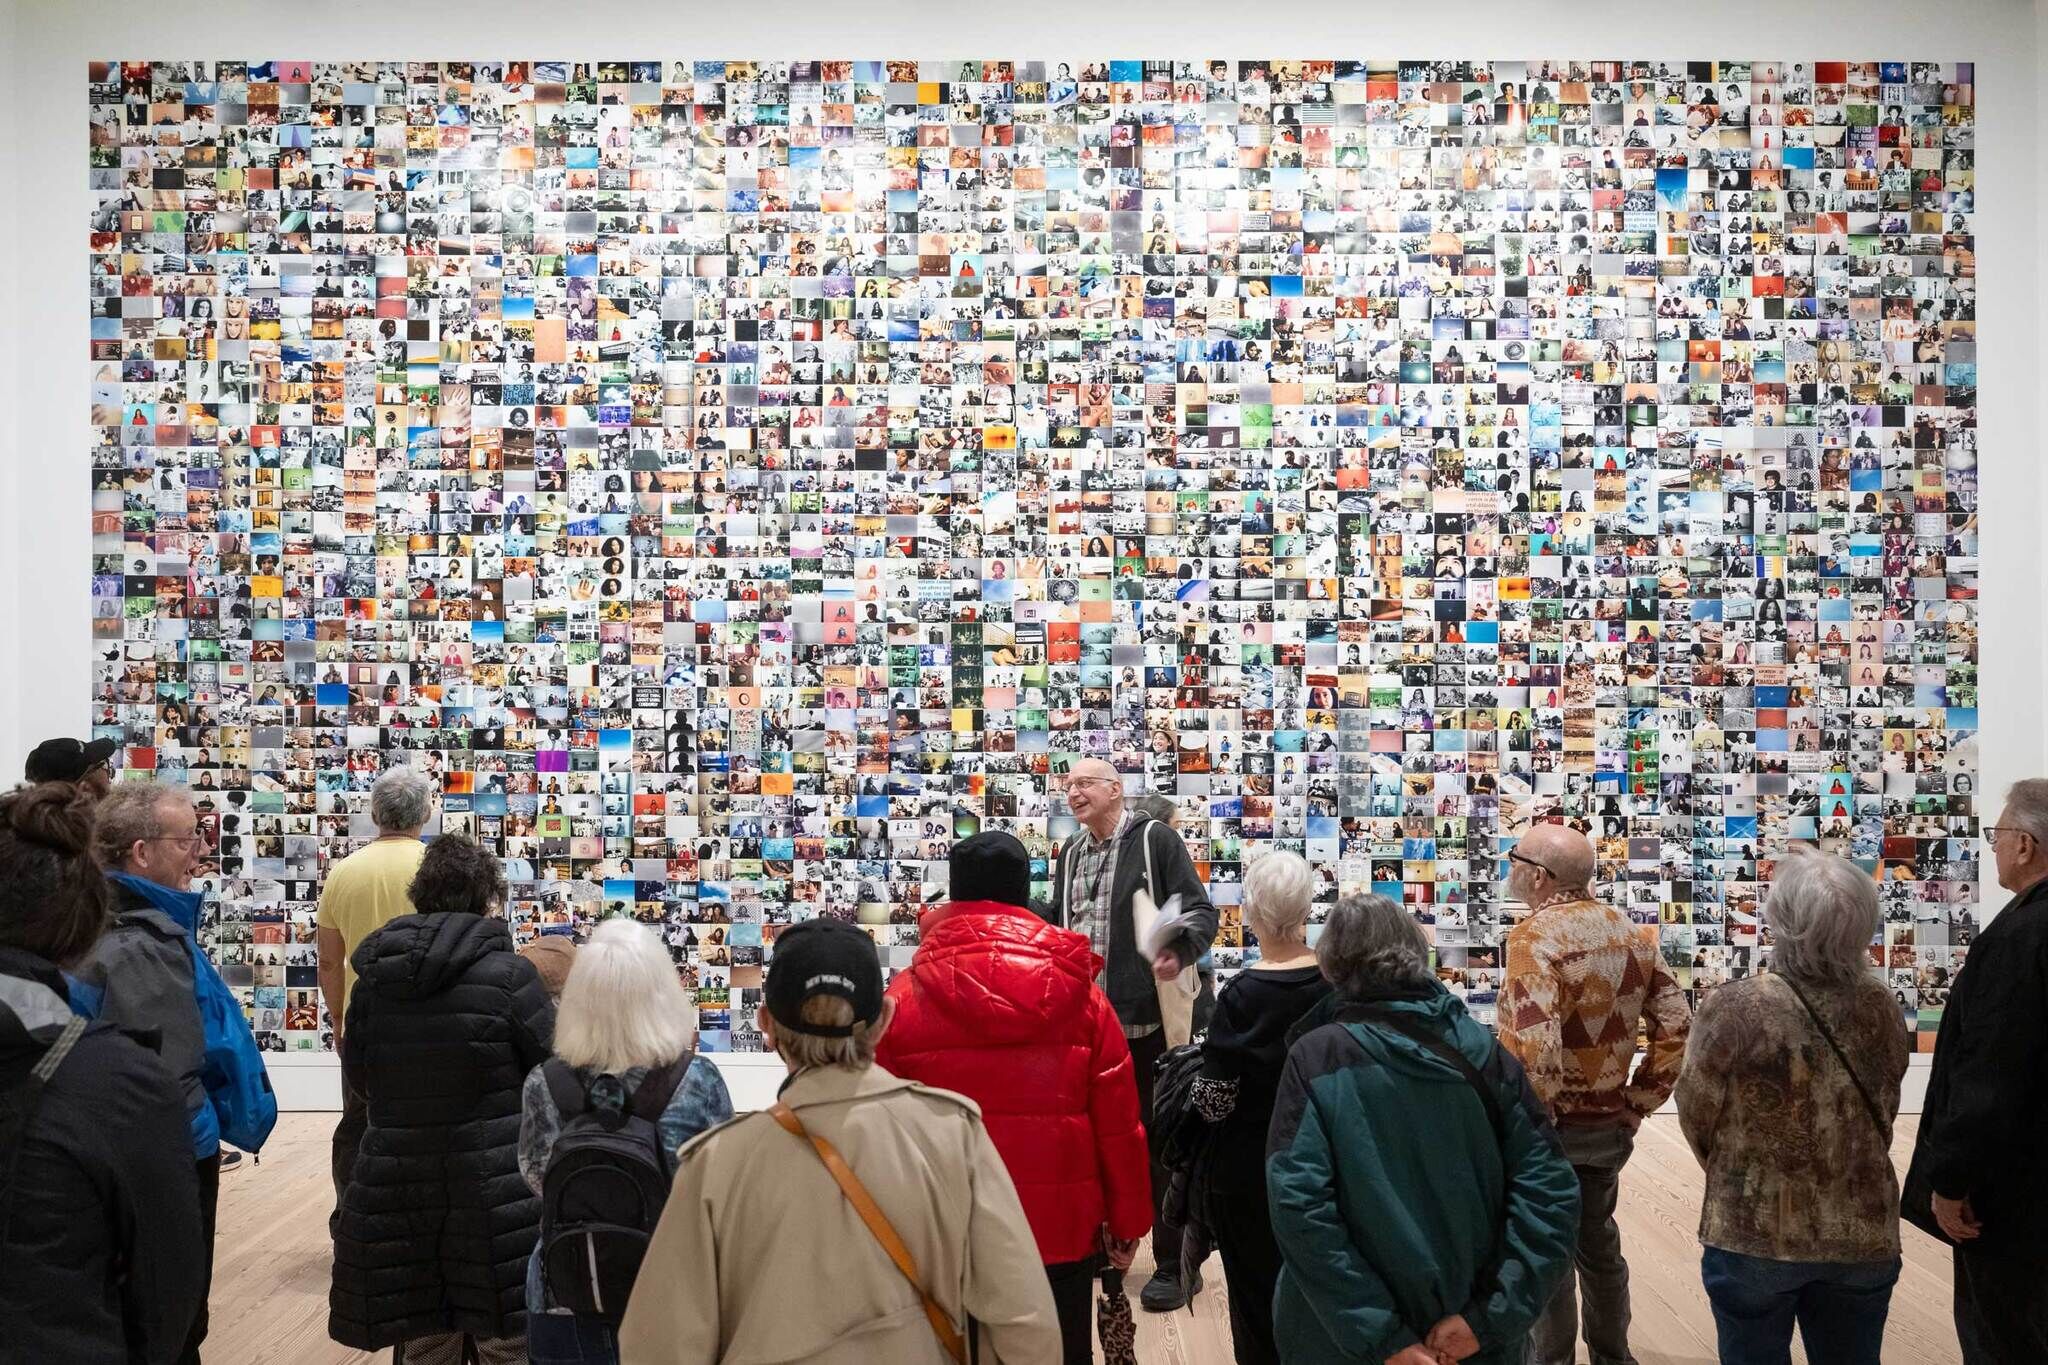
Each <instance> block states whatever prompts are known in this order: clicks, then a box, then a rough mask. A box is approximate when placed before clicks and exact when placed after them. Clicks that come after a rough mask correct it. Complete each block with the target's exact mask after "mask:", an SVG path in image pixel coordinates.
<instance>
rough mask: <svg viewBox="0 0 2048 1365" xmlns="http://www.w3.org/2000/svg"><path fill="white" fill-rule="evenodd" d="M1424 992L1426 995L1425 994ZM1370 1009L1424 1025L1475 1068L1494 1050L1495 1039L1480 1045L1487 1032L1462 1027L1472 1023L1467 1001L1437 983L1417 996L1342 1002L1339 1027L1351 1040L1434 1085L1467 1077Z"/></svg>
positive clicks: (1406, 994) (1338, 1011)
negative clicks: (1378, 1020)
mask: <svg viewBox="0 0 2048 1365" xmlns="http://www.w3.org/2000/svg"><path fill="white" fill-rule="evenodd" d="M1425 989H1426V991H1427V993H1426V994H1424V993H1423V991H1424V990H1425ZM1362 1006H1363V1007H1365V1008H1361V1007H1362ZM1369 1009H1370V1010H1388V1011H1391V1012H1393V1013H1397V1014H1405V1015H1408V1016H1409V1017H1410V1018H1413V1019H1415V1020H1418V1021H1420V1022H1421V1023H1422V1024H1424V1025H1425V1026H1427V1027H1428V1029H1429V1031H1430V1032H1432V1033H1434V1034H1436V1035H1437V1036H1438V1037H1440V1038H1442V1039H1443V1040H1444V1041H1445V1042H1447V1043H1449V1044H1450V1045H1451V1046H1453V1047H1455V1048H1457V1049H1458V1051H1460V1052H1462V1053H1464V1054H1465V1059H1466V1060H1467V1061H1469V1062H1471V1063H1472V1065H1473V1066H1475V1067H1477V1066H1479V1065H1481V1064H1483V1063H1484V1062H1485V1061H1486V1059H1487V1054H1488V1053H1489V1052H1490V1051H1491V1047H1492V1045H1491V1042H1490V1040H1488V1039H1486V1038H1484V1037H1478V1038H1477V1041H1475V1036H1477V1035H1483V1034H1484V1030H1481V1029H1478V1028H1469V1029H1468V1028H1466V1027H1464V1026H1463V1025H1464V1021H1465V1020H1467V1019H1469V1018H1470V1016H1469V1015H1468V1014H1467V1013H1466V1011H1465V1002H1464V1001H1462V1000H1460V999H1458V997H1456V996H1455V995H1452V994H1451V993H1450V992H1449V991H1447V990H1445V989H1444V988H1443V987H1442V986H1441V985H1438V984H1436V983H1435V982H1432V983H1430V985H1429V986H1428V987H1427V988H1417V990H1415V991H1413V992H1406V991H1404V992H1401V993H1398V994H1391V995H1387V996H1382V997H1378V998H1375V999H1371V1000H1365V1001H1361V1000H1345V1001H1342V1002H1340V1003H1339V1004H1338V1005H1337V1008H1336V1016H1335V1017H1336V1022H1338V1023H1339V1024H1342V1025H1343V1026H1344V1027H1345V1028H1347V1029H1349V1030H1350V1032H1351V1035H1352V1036H1353V1037H1355V1038H1357V1039H1358V1041H1359V1043H1360V1044H1361V1045H1362V1046H1363V1047H1364V1048H1365V1049H1366V1050H1367V1051H1368V1052H1370V1053H1372V1054H1373V1055H1374V1056H1375V1057H1376V1058H1378V1059H1379V1062H1380V1064H1381V1065H1382V1066H1385V1067H1386V1068H1387V1069H1388V1070H1390V1071H1394V1072H1397V1073H1399V1074H1402V1075H1407V1076H1413V1077H1416V1078H1417V1079H1425V1080H1432V1081H1442V1080H1453V1081H1463V1080H1464V1079H1465V1077H1464V1073H1463V1072H1461V1071H1459V1070H1458V1068H1457V1067H1455V1066H1453V1065H1451V1063H1450V1061H1449V1060H1448V1059H1447V1058H1445V1057H1442V1056H1440V1055H1439V1054H1437V1053H1436V1052H1433V1051H1431V1050H1430V1049H1429V1048H1427V1047H1424V1046H1423V1045H1422V1044H1421V1043H1418V1042H1416V1041H1415V1040H1414V1039H1413V1038H1410V1037H1409V1036H1408V1035H1407V1034H1405V1033H1400V1032H1397V1031H1395V1030H1394V1029H1392V1028H1388V1027H1386V1026H1385V1025H1383V1024H1379V1023H1376V1022H1375V1021H1374V1020H1373V1019H1372V1017H1371V1015H1370V1013H1369V1012H1368V1010H1369ZM1475 1052H1476V1054H1477V1055H1474V1054H1475Z"/></svg>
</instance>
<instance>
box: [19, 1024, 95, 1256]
mask: <svg viewBox="0 0 2048 1365" xmlns="http://www.w3.org/2000/svg"><path fill="white" fill-rule="evenodd" d="M85 1025H86V1021H85V1020H83V1019H81V1018H79V1017H78V1016H77V1015H73V1016H71V1017H70V1018H69V1019H66V1020H65V1021H64V1027H63V1028H62V1029H60V1030H58V1033H57V1037H56V1038H55V1040H54V1041H52V1042H51V1044H50V1046H49V1047H48V1048H46V1049H44V1051H43V1055H42V1056H41V1057H39V1058H37V1059H36V1064H35V1065H34V1066H32V1067H30V1068H29V1073H28V1075H27V1077H26V1078H24V1079H23V1081H22V1082H21V1084H20V1085H19V1086H18V1087H16V1089H15V1091H14V1093H12V1094H10V1095H9V1096H8V1100H9V1103H8V1105H7V1110H6V1115H5V1119H4V1122H0V1127H4V1129H5V1134H4V1137H5V1142H4V1147H0V1233H4V1231H5V1230H6V1227H7V1223H8V1216H9V1213H10V1212H11V1209H12V1206H13V1202H14V1174H15V1169H16V1167H17V1166H18V1165H19V1163H20V1161H21V1149H22V1148H23V1147H24V1146H25V1145H26V1144H27V1142H28V1130H29V1125H30V1124H31V1123H33V1122H34V1121H35V1117H36V1111H37V1110H38V1109H40V1108H41V1107H42V1103H43V1087H44V1086H46V1085H48V1084H49V1083H50V1078H51V1077H52V1076H54V1075H56V1074H57V1068H58V1067H60V1066H62V1065H63V1064H64V1059H65V1058H66V1057H68V1056H70V1055H71V1048H72V1045H73V1044H75V1043H77V1041H78V1040H79V1039H80V1038H81V1037H83V1036H84V1034H85Z"/></svg>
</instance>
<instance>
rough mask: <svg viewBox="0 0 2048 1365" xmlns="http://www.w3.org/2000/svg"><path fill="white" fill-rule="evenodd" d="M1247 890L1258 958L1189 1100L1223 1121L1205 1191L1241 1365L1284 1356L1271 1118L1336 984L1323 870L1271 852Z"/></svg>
mask: <svg viewBox="0 0 2048 1365" xmlns="http://www.w3.org/2000/svg"><path fill="white" fill-rule="evenodd" d="M1243 890H1244V918H1245V923H1246V925H1247V927H1249V928H1250V929H1251V931H1252V933H1253V934H1255V935H1257V936H1258V946H1259V957H1258V960H1257V961H1256V962H1254V963H1252V965H1251V966H1250V968H1248V969H1247V970H1245V971H1242V972H1239V973H1238V974H1237V975H1236V976H1235V977H1233V978H1232V979H1231V981H1230V983H1229V984H1228V985H1226V986H1225V987H1224V988H1223V992H1222V994H1221V995H1219V996H1218V997H1217V1000H1216V1015H1215V1018H1214V1019H1212V1020H1211V1021H1210V1024H1209V1036H1208V1038H1207V1040H1206V1041H1205V1042H1204V1043H1203V1044H1202V1074H1201V1077H1200V1078H1199V1079H1198V1080H1196V1082H1195V1084H1194V1091H1193V1094H1192V1095H1191V1097H1190V1099H1191V1102H1192V1103H1193V1105H1194V1107H1195V1111H1196V1112H1197V1113H1199V1114H1201V1115H1202V1117H1203V1118H1205V1119H1207V1120H1208V1121H1209V1122H1210V1123H1212V1124H1214V1125H1215V1126H1216V1144H1215V1146H1214V1148H1212V1150H1211V1153H1210V1158H1209V1166H1208V1171H1207V1182H1206V1187H1205V1191H1204V1192H1205V1193H1206V1195H1207V1200H1206V1204H1207V1209H1206V1212H1207V1215H1208V1218H1209V1219H1210V1221H1211V1223H1212V1224H1213V1226H1212V1227H1211V1228H1210V1229H1209V1230H1210V1231H1211V1232H1213V1233H1214V1234H1215V1238H1216V1246H1217V1250H1218V1251H1220V1252H1221V1253H1222V1254H1223V1273H1224V1276H1225V1278H1226V1279H1227V1280H1228V1281H1229V1284H1230V1335H1231V1339H1232V1341H1233V1343H1234V1345H1235V1349H1236V1353H1237V1360H1238V1365H1254V1363H1255V1362H1257V1363H1258V1365H1267V1363H1269V1362H1277V1361H1278V1360H1279V1359H1280V1357H1279V1353H1278V1351H1277V1350H1276V1348H1275V1347H1274V1344H1273V1285H1274V1283H1275V1281H1277V1280H1278V1279H1279V1276H1280V1251H1279V1249H1278V1248H1277V1247H1276V1246H1274V1244H1273V1225H1272V1221H1271V1219H1270V1217H1269V1216H1268V1214H1267V1212H1266V1127H1267V1124H1268V1122H1269V1121H1270V1120H1271V1119H1272V1117H1273V1095H1274V1092H1275V1090H1276V1089H1277V1088H1278V1086H1279V1084H1280V1069H1281V1068H1282V1067H1283V1066H1285V1065H1286V1062H1287V1045H1288V1042H1289V1041H1290V1040H1289V1032H1290V1031H1291V1030H1292V1029H1293V1028H1294V1026H1295V1024H1296V1023H1297V1022H1299V1021H1300V1020H1301V1019H1302V1017H1303V1016H1304V1015H1307V1014H1308V1013H1309V1012H1310V1011H1311V1010H1313V1009H1315V1007H1316V1006H1317V1005H1318V1004H1320V1003H1321V1002H1322V1001H1323V1000H1324V999H1325V998H1326V997H1327V996H1328V995H1329V994H1330V983H1329V982H1328V981H1327V980H1325V979H1324V978H1323V974H1322V972H1321V970H1320V969H1318V968H1317V966H1316V959H1315V954H1314V953H1313V952H1312V951H1310V949H1309V946H1308V913H1309V907H1310V906H1311V904H1312V903H1313V901H1314V899H1315V890H1316V874H1315V869H1313V868H1311V867H1310V866H1309V865H1308V863H1307V861H1306V860H1305V859H1303V858H1302V857H1301V855H1299V854H1297V853H1287V852H1284V851H1283V852H1275V853H1269V854H1267V855H1266V856H1265V857H1263V858H1261V859H1259V861H1257V862H1256V863H1253V864H1252V866H1251V870H1250V871H1248V872H1246V873H1245V877H1244V887H1243Z"/></svg>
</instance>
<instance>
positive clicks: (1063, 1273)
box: [1045, 1256, 1102, 1365]
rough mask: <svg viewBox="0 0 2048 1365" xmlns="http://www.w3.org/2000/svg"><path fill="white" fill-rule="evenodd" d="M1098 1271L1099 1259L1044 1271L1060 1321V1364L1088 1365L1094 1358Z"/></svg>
mask: <svg viewBox="0 0 2048 1365" xmlns="http://www.w3.org/2000/svg"><path fill="white" fill-rule="evenodd" d="M1101 1270H1102V1258H1101V1257H1100V1256H1090V1257H1088V1258H1087V1259H1086V1260H1082V1261H1061V1262H1060V1263H1058V1264H1057V1265H1049V1266H1047V1267H1046V1268H1045V1278H1046V1280H1047V1281H1048V1282H1049V1283H1051V1285H1052V1306H1053V1308H1054V1309H1055V1310H1056V1311H1057V1312H1058V1314H1059V1320H1060V1361H1061V1365H1090V1362H1092V1361H1093V1360H1094V1359H1095V1277H1096V1275H1098V1274H1099V1273H1101Z"/></svg>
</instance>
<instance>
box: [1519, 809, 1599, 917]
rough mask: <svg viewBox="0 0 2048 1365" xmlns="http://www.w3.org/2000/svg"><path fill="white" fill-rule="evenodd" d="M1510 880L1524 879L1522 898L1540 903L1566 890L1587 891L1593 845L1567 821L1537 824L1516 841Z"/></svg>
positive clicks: (1590, 874)
mask: <svg viewBox="0 0 2048 1365" xmlns="http://www.w3.org/2000/svg"><path fill="white" fill-rule="evenodd" d="M1514 851H1515V855H1516V856H1515V858H1514V860H1513V861H1514V863H1515V867H1514V868H1513V870H1512V872H1511V875H1510V881H1511V882H1517V881H1518V882H1520V883H1521V892H1520V899H1522V900H1523V901H1525V902H1527V903H1528V904H1530V905H1540V904H1542V903H1543V901H1544V900H1546V899H1552V898H1555V897H1556V896H1558V895H1559V894H1561V893H1563V892H1567V891H1584V890H1585V889H1586V888H1587V887H1588V886H1589V885H1591V883H1592V881H1593V845H1592V844H1591V843H1590V842H1588V840H1587V839H1586V836H1585V835H1583V834H1581V833H1579V831H1577V830H1575V829H1572V828H1570V827H1569V826H1566V825H1536V826H1534V827H1532V828H1531V829H1530V830H1529V832H1528V833H1527V834H1524V835H1523V836H1522V837H1521V839H1520V841H1519V842H1517V843H1516V845H1515V849H1514Z"/></svg>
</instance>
